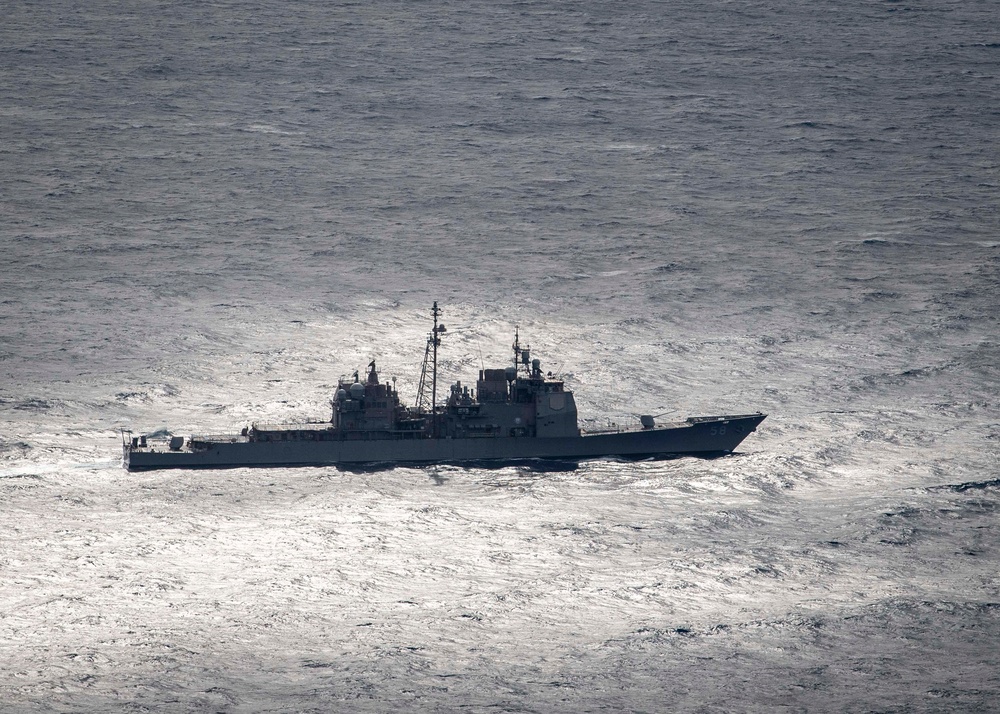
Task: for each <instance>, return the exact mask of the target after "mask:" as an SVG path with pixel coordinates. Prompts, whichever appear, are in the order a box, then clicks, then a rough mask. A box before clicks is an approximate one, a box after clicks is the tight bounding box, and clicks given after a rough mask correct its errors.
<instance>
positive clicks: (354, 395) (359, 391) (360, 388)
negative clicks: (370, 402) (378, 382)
mask: <svg viewBox="0 0 1000 714" xmlns="http://www.w3.org/2000/svg"><path fill="white" fill-rule="evenodd" d="M363 396H365V385H363V384H361V382H355V383H354V384H352V385H351V399H361V398H362V397H363Z"/></svg>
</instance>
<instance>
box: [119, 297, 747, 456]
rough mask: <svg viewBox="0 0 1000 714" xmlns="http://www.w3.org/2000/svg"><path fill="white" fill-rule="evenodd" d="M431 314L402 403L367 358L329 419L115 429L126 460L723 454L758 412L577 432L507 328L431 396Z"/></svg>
mask: <svg viewBox="0 0 1000 714" xmlns="http://www.w3.org/2000/svg"><path fill="white" fill-rule="evenodd" d="M432 316H433V318H434V326H433V329H432V331H431V333H430V335H429V336H428V341H427V349H426V351H425V357H424V364H423V368H422V370H421V378H420V383H419V386H418V390H417V399H416V403H415V404H414V406H412V407H408V406H406V405H405V404H404V403H403V402H402V400H401V399H400V397H399V393H398V391H397V390H396V386H395V379H393V383H392V384H391V385H390V384H389V383H386V382H383V381H381V380H380V378H379V374H378V370H377V367H376V364H375V361H374V360H372V361H371V362H370V363H369V365H368V369H367V373H366V374H365V377H364V380H363V381H362V379H361V375H360V374H359V373H358V372H355V373H354V375H353V378H352V379H346V380H345V379H341V380H339V382H338V384H337V390H336V392H335V394H334V397H333V399H332V400H331V406H332V409H333V413H332V417H331V419H330V421H328V422H313V423H308V424H300V425H282V426H263V425H258V424H253V425H251V426H250V427H248V428H246V429H244V430H243V431H242V433H240V434H239V435H238V436H229V437H218V436H215V437H199V436H191V437H187V438H185V437H179V436H174V437H171V438H170V439H169V441H165V442H153V441H151V440H150V439H148V438H147V437H146V436H140V437H129V438H125V439H124V441H123V451H124V464H125V467H126V468H128V469H129V470H133V471H134V470H143V469H161V468H199V467H200V468H223V467H235V466H298V465H325V464H364V463H372V462H398V463H435V462H463V461H496V460H499V461H511V460H517V459H559V460H567V459H584V458H595V457H601V456H620V457H626V458H639V457H665V456H673V455H682V454H698V455H721V454H726V453H730V452H732V450H733V449H735V448H736V446H737V445H738V444H739V443H740V442H742V441H743V439H744V438H746V436H748V435H749V434H750V433H751V432H752V431H754V430H755V429H756V427H757V425H758V424H759V423H760V422H761V421H763V420H764V418H765V415H764V414H761V413H760V412H758V413H756V414H747V415H727V416H710V417H689V418H688V419H687V420H685V421H683V422H680V423H675V424H670V425H665V426H659V427H658V426H657V425H656V423H655V420H654V418H653V417H652V416H643V417H641V418H640V426H639V427H638V428H635V429H624V430H623V429H620V428H615V429H613V430H605V431H601V432H590V433H583V432H581V430H580V428H579V425H578V420H577V408H576V402H575V400H574V399H573V393H572V392H571V391H570V390H568V389H567V388H566V386H565V384H564V383H563V381H562V380H560V379H558V378H555V377H553V376H552V375H551V374H550V373H543V372H542V367H541V362H540V360H539V359H537V358H533V357H532V355H531V350H530V347H529V346H524V347H522V346H521V344H520V336H519V334H518V331H516V330H515V334H514V343H513V345H512V349H513V359H512V363H511V364H510V365H509V366H507V367H504V368H499V369H481V370H480V371H479V378H478V380H477V381H476V386H475V388H474V389H471V388H470V387H469V386H468V385H463V384H462V382H460V381H458V382H455V383H454V384H452V385H451V387H450V390H449V393H448V395H447V397H446V398H445V399H444V400H443V402H442V403H440V404H439V403H438V394H437V391H438V390H437V372H438V370H437V353H438V348H439V347H440V344H441V335H442V334H443V333H444V332H446V329H445V327H444V325H443V324H441V323H440V322H439V317H440V316H441V310H440V309H439V308H438V305H437V303H434V307H433V309H432ZM428 378H429V380H430V384H429V385H428V384H427V381H428ZM428 386H429V387H430V389H429V390H428V389H427V388H428ZM428 392H429V394H428ZM428 397H429V398H428ZM123 436H124V435H123Z"/></svg>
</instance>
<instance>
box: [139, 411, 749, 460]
mask: <svg viewBox="0 0 1000 714" xmlns="http://www.w3.org/2000/svg"><path fill="white" fill-rule="evenodd" d="M765 417H766V415H764V414H760V413H757V414H749V415H739V416H712V417H692V418H690V419H688V420H687V421H686V422H684V423H681V424H677V425H672V426H664V427H659V428H652V429H643V430H641V431H612V432H604V433H592V434H583V435H580V436H564V437H531V436H524V437H499V436H498V437H473V438H438V439H435V438H419V439H392V438H383V439H378V438H370V439H336V438H331V437H332V435H330V433H329V432H328V431H326V430H319V429H317V430H313V431H312V432H311V433H301V432H300V433H299V434H298V436H299V437H300V439H297V440H294V441H259V440H251V439H248V438H247V437H237V438H234V439H230V440H212V441H207V442H201V443H200V445H199V447H198V448H191V446H190V444H188V445H185V446H183V447H182V448H180V449H174V450H171V449H168V448H157V447H156V446H150V447H140V448H135V447H126V449H125V452H124V466H125V468H126V469H128V470H129V471H146V470H154V469H198V468H202V469H204V468H209V469H219V468H239V467H276V466H328V465H333V466H336V465H345V466H360V465H364V464H372V463H396V464H430V463H463V462H466V463H468V462H489V461H498V462H504V461H517V460H522V459H549V460H556V461H575V460H582V459H592V458H600V457H621V458H627V459H641V458H668V457H672V456H685V455H692V456H720V455H724V454H728V453H731V452H732V451H733V450H735V449H736V447H737V446H738V445H739V444H740V442H742V441H743V440H744V439H745V438H746V437H747V436H749V435H750V433H751V432H753V431H754V430H756V428H757V425H758V424H760V423H761V422H762V421H763V420H764V419H765ZM302 437H304V438H302ZM326 438H329V439H330V440H324V439H326Z"/></svg>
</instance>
